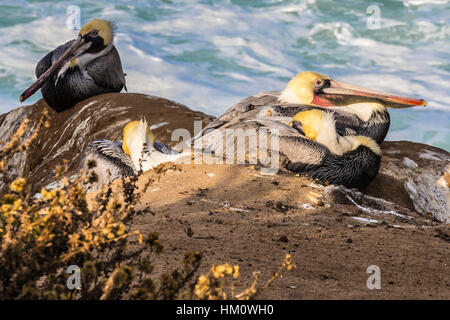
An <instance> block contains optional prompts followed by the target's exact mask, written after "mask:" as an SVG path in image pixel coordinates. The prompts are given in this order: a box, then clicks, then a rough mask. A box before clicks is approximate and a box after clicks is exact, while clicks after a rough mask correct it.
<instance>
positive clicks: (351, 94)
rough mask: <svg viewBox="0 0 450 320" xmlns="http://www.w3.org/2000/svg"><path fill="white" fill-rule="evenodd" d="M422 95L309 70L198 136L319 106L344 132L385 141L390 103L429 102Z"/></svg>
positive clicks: (235, 108) (234, 109)
mask: <svg viewBox="0 0 450 320" xmlns="http://www.w3.org/2000/svg"><path fill="white" fill-rule="evenodd" d="M426 104H427V102H426V101H425V100H423V99H414V98H406V97H399V96H395V95H391V94H388V93H383V92H380V91H375V90H371V89H366V88H362V87H357V86H353V85H349V84H345V83H343V82H339V81H336V80H333V79H331V78H330V77H328V76H325V75H322V74H319V73H316V72H311V71H306V72H301V73H299V74H298V75H297V76H296V77H294V78H293V79H292V80H291V81H290V82H289V83H288V85H287V86H286V88H285V89H284V90H283V91H281V92H274V91H272V92H262V93H260V94H257V95H255V96H251V97H248V98H246V99H243V100H241V101H240V102H238V103H237V104H236V105H234V106H233V107H231V108H230V109H229V110H227V111H226V112H225V113H224V114H222V115H221V116H220V117H218V118H217V119H215V120H214V121H213V122H211V123H210V124H209V125H208V126H207V127H205V128H204V129H203V131H202V132H201V133H200V134H199V135H198V136H197V137H196V138H199V137H200V136H202V135H205V134H206V133H207V132H210V131H211V130H215V129H219V130H224V129H226V128H230V127H233V126H234V125H236V124H237V123H240V122H242V121H245V120H251V119H255V118H269V119H270V118H272V117H275V118H274V119H276V120H282V118H285V121H282V122H286V121H288V120H287V119H288V118H291V117H292V116H294V115H295V114H297V113H298V112H300V111H303V110H309V109H319V110H328V111H329V112H333V113H334V118H335V121H336V130H337V132H339V133H340V134H341V135H364V136H367V137H370V138H372V139H374V140H375V141H376V142H377V143H381V142H383V140H384V138H385V137H386V134H387V132H388V130H389V125H390V117H389V112H388V110H387V107H390V108H409V107H412V106H416V105H421V106H426Z"/></svg>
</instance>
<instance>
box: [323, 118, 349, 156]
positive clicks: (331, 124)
mask: <svg viewBox="0 0 450 320" xmlns="http://www.w3.org/2000/svg"><path fill="white" fill-rule="evenodd" d="M322 117H323V118H322V122H321V126H320V128H319V130H318V132H319V133H318V135H317V136H316V141H317V142H318V143H320V144H323V145H325V146H326V147H327V148H328V149H330V151H331V152H333V153H334V154H337V155H342V154H344V153H345V152H347V151H349V150H351V148H352V144H351V142H349V141H348V140H347V139H346V138H345V137H342V136H340V135H339V134H338V133H337V132H336V124H335V120H334V117H333V115H332V114H331V113H328V112H326V113H324V114H323V116H322Z"/></svg>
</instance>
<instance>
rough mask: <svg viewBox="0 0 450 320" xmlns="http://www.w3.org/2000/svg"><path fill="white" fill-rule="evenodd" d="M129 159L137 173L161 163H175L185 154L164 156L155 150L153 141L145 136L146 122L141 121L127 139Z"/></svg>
mask: <svg viewBox="0 0 450 320" xmlns="http://www.w3.org/2000/svg"><path fill="white" fill-rule="evenodd" d="M126 143H127V147H128V150H129V151H130V158H131V161H132V162H133V165H134V167H135V169H136V170H137V171H139V170H141V169H142V171H143V172H145V171H148V170H150V169H152V168H154V167H156V166H158V165H159V164H161V163H163V162H170V161H175V160H176V159H178V158H180V157H181V156H185V154H181V153H180V154H166V153H162V152H160V151H158V150H156V149H155V147H154V146H153V140H152V139H151V138H150V137H149V136H148V134H147V122H146V121H141V122H140V123H139V125H138V127H137V128H136V130H135V131H134V133H133V135H131V136H130V137H127V142H126Z"/></svg>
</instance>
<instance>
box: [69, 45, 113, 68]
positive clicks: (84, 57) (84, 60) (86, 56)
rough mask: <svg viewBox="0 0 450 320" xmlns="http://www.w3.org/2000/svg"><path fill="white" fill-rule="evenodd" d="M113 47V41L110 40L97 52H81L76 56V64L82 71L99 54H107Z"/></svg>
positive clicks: (99, 55)
mask: <svg viewBox="0 0 450 320" xmlns="http://www.w3.org/2000/svg"><path fill="white" fill-rule="evenodd" d="M112 47H113V41H111V43H110V44H109V45H108V46H107V47H106V48H105V49H103V50H102V51H99V52H97V53H89V52H87V53H83V54H81V55H80V56H78V58H77V59H78V66H79V67H80V70H82V71H84V70H85V68H86V66H87V65H88V63H89V62H91V61H92V60H94V59H97V58H99V57H101V56H104V55H105V54H107V53H108V52H110V51H111V49H112Z"/></svg>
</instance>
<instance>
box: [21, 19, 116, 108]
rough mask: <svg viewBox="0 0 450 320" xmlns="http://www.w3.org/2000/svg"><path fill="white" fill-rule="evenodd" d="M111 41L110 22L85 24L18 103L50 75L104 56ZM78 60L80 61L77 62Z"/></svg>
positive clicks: (111, 26)
mask: <svg viewBox="0 0 450 320" xmlns="http://www.w3.org/2000/svg"><path fill="white" fill-rule="evenodd" d="M113 39H114V31H113V24H112V23H111V22H110V21H106V20H101V19H94V20H91V21H89V22H88V23H86V24H85V25H84V26H83V27H82V28H81V30H80V32H79V33H78V37H77V39H76V40H75V41H74V42H73V43H72V45H71V46H70V47H69V48H68V49H67V50H66V51H65V52H64V53H63V54H62V55H61V56H60V57H59V58H58V60H57V61H55V62H53V63H52V66H51V67H50V68H48V69H47V71H46V72H44V73H43V74H42V75H41V76H40V77H39V78H38V79H37V80H36V81H35V82H34V83H33V84H32V85H31V86H30V87H29V88H28V89H26V90H25V91H24V92H23V93H22V95H21V96H20V102H23V101H25V100H26V99H28V98H29V97H30V96H31V95H33V94H34V93H35V92H36V91H37V90H39V88H41V87H42V86H43V85H44V84H45V82H47V80H48V79H49V78H51V76H52V75H54V74H55V73H57V72H58V74H59V72H60V69H61V68H63V69H64V66H67V67H74V66H76V65H79V64H86V63H87V62H89V61H90V60H91V59H93V58H96V57H98V56H101V55H102V54H106V53H107V52H108V51H109V50H110V49H111V47H112V44H113ZM82 57H84V59H82ZM80 59H81V60H82V61H79V60H80Z"/></svg>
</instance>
